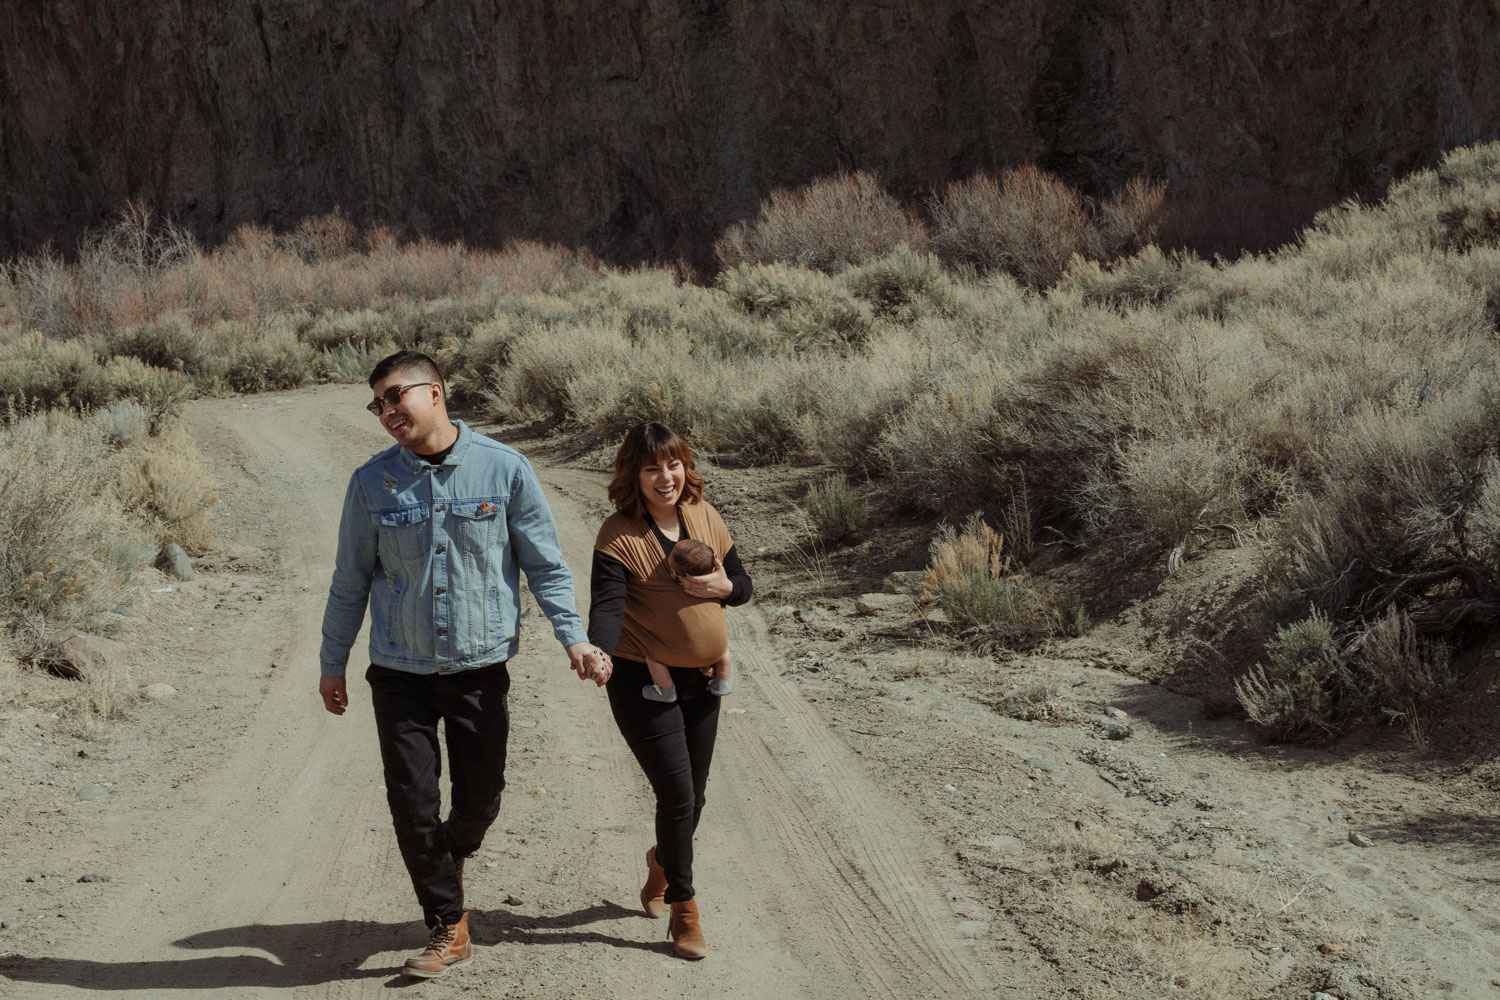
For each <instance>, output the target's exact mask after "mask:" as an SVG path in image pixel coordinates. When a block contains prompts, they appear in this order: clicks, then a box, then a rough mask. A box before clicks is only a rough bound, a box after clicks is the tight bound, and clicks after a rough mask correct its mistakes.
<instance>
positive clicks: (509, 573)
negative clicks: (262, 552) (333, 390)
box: [318, 351, 611, 978]
mask: <svg viewBox="0 0 1500 1000" xmlns="http://www.w3.org/2000/svg"><path fill="white" fill-rule="evenodd" d="M370 388H371V389H372V390H374V393H375V398H374V399H373V400H372V401H371V402H370V404H369V406H368V409H369V410H370V412H371V413H373V414H375V416H376V417H378V418H379V419H380V423H381V426H383V427H384V428H385V429H386V432H387V433H389V434H390V436H391V437H392V438H394V439H395V441H396V447H394V448H389V449H387V450H385V451H383V452H381V453H380V454H378V455H376V456H375V457H374V458H372V459H370V460H369V461H368V462H366V463H365V464H364V465H362V466H360V467H359V468H358V469H357V470H355V472H354V475H353V476H352V477H351V478H350V480H349V489H348V492H347V493H346V494H345V497H344V513H343V518H342V520H341V521H340V523H339V543H338V556H337V559H336V561H335V565H334V571H333V585H332V586H331V587H330V588H329V591H328V606H327V609H326V610H325V612H324V615H323V648H322V652H321V655H320V659H321V667H322V679H321V681H320V682H319V685H318V692H319V694H321V695H322V697H323V706H324V707H325V708H326V709H328V711H330V712H332V713H333V714H334V715H343V714H344V710H345V709H346V708H347V707H348V705H349V695H348V690H347V687H346V685H345V682H344V670H345V667H346V665H347V663H348V660H349V649H350V647H351V646H352V645H353V644H354V639H355V636H356V635H357V634H358V632H359V628H360V625H361V623H362V622H363V621H364V615H365V606H366V604H367V603H368V605H369V607H370V618H371V623H370V661H371V664H370V668H369V670H368V671H367V672H366V674H365V678H366V679H367V680H368V681H369V682H370V698H371V704H372V706H373V708H374V713H375V729H376V733H377V734H378V736H379V740H380V756H381V761H382V763H383V765H384V769H385V786H386V797H387V799H388V800H389V802H390V807H391V820H392V823H393V825H394V827H395V831H396V842H397V844H398V845H399V847H400V849H401V857H402V859H403V860H404V861H405V862H406V869H407V871H408V872H409V873H410V875H411V880H412V886H413V888H415V889H416V893H417V901H418V902H419V903H420V904H421V907H422V913H423V916H424V918H425V919H426V921H427V926H428V928H429V930H430V932H431V936H430V940H429V942H428V947H427V949H426V950H425V951H423V952H422V953H421V954H419V955H416V956H413V957H412V958H410V959H408V960H407V962H406V964H405V965H404V966H403V967H402V970H401V971H402V972H403V973H404V974H406V975H409V976H418V977H421V978H432V977H435V976H440V975H443V974H444V973H446V972H447V971H448V969H450V968H451V967H453V966H455V965H458V964H460V963H463V962H466V961H468V960H469V956H470V947H469V925H468V910H466V909H464V905H463V904H464V898H463V864H464V859H465V858H466V857H468V856H470V855H472V854H473V853H474V852H475V851H477V850H478V849H479V845H480V843H481V842H482V841H483V839H484V834H485V831H486V830H487V829H489V826H490V824H491V823H492V822H493V821H494V819H495V816H496V814H497V813H498V812H499V810H500V793H501V791H502V789H504V787H505V745H506V739H507V737H508V735H509V729H510V715H509V711H508V708H507V704H506V696H507V693H508V692H509V690H510V675H509V673H507V671H506V661H508V660H509V659H510V658H511V657H512V656H514V655H515V652H516V648H517V638H516V624H517V621H518V619H519V618H520V611H521V607H520V593H519V585H520V579H519V573H518V570H525V571H526V580H527V583H528V584H529V586H530V587H531V592H532V594H533V595H534V596H535V597H536V601H537V604H538V605H540V606H541V609H542V611H543V612H544V613H545V614H546V615H547V618H548V620H549V621H551V623H552V630H553V632H554V634H556V636H557V639H558V641H559V642H561V643H562V644H563V645H564V646H566V647H567V651H568V660H569V662H570V663H571V664H572V666H573V669H574V670H575V671H577V673H578V676H579V677H580V678H583V677H592V678H593V680H594V681H595V682H596V683H598V684H603V683H604V681H605V680H607V679H608V677H609V672H610V669H611V664H610V662H609V659H608V657H606V656H605V655H604V654H603V653H602V652H601V651H600V650H599V649H598V647H596V646H593V645H591V644H590V643H589V642H588V637H587V635H586V633H585V632H584V630H583V624H582V622H581V621H580V620H579V617H578V613H577V611H575V610H574V604H573V580H572V577H571V576H569V574H568V569H567V567H566V566H565V565H564V564H563V561H562V554H561V552H560V550H559V547H558V541H557V529H556V526H555V525H554V524H553V521H552V512H551V511H550V510H548V508H547V503H546V501H545V500H544V499H543V497H542V491H541V486H540V484H539V483H538V482H537V479H536V474H535V473H534V472H532V469H531V465H530V463H528V462H527V461H526V459H525V458H524V457H522V456H521V454H520V453H519V452H517V451H515V450H514V449H512V448H509V447H507V446H505V445H503V444H500V443H499V442H497V441H493V440H491V439H489V438H487V437H484V436H482V435H479V434H475V433H474V432H473V431H471V430H470V429H469V428H468V427H467V426H465V425H464V424H463V423H462V422H461V421H453V420H450V419H449V418H448V407H447V398H446V393H445V390H444V387H443V381H442V376H441V375H440V374H439V373H438V370H437V366H436V365H435V364H434V363H433V361H432V359H431V358H429V357H428V356H427V355H425V354H419V353H417V352H414V351H401V352H399V353H397V354H393V355H391V356H390V357H388V358H386V359H384V360H383V361H381V362H380V363H379V364H377V365H376V366H375V369H374V371H372V372H371V373H370ZM439 719H441V720H443V723H444V729H445V734H446V741H447V745H448V766H449V772H450V779H449V780H450V782H451V790H450V791H451V794H450V799H451V806H450V809H449V812H448V818H447V820H446V821H443V820H442V819H441V817H440V815H439V787H438V780H439V776H440V774H441V767H442V764H441V757H440V754H439V751H438V738H437V727H438V720H439Z"/></svg>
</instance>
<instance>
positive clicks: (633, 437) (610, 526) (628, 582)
mask: <svg viewBox="0 0 1500 1000" xmlns="http://www.w3.org/2000/svg"><path fill="white" fill-rule="evenodd" d="M609 499H610V501H611V502H612V503H613V504H614V506H615V513H614V514H613V515H611V516H610V517H609V518H608V519H607V520H606V521H605V522H604V524H603V526H602V527H601V528H600V529H599V537H598V539H597V540H596V541H595V543H594V565H593V574H592V599H591V601H590V607H589V641H590V642H592V643H594V644H595V645H597V646H599V647H600V648H601V649H603V650H604V651H605V652H606V653H608V654H610V655H611V656H612V657H613V660H614V670H613V672H612V673H611V674H610V676H609V682H608V684H607V685H606V690H607V691H608V692H609V705H610V710H611V711H612V712H613V713H614V717H615V724H616V725H618V726H619V727H620V733H621V735H623V736H624V737H625V742H626V743H628V744H629V745H630V749H631V752H633V753H634V754H635V758H636V760H637V761H639V762H640V765H641V770H643V771H645V772H646V778H647V779H648V780H649V781H650V782H651V788H652V790H653V791H654V792H655V793H656V846H655V847H653V848H651V849H650V850H649V851H647V852H646V870H647V875H646V885H645V887H644V888H643V889H641V906H642V907H643V908H644V909H645V911H646V915H647V916H651V917H657V918H660V917H662V916H665V915H666V914H667V912H668V910H669V909H670V912H671V921H670V922H669V923H668V925H667V934H668V936H670V937H671V938H672V946H673V949H674V950H675V951H676V952H677V954H678V955H681V956H682V957H684V958H702V957H703V956H704V955H706V954H708V944H707V942H706V941H705V940H704V937H703V930H702V928H701V926H700V924H699V919H698V905H697V901H696V899H695V898H694V891H693V831H694V830H696V829H697V826H698V819H699V817H700V816H701V815H702V814H703V802H704V789H705V787H706V786H707V784H708V767H709V764H710V762H711V761H712V760H713V753H714V737H715V735H716V734H717V732H718V728H719V699H718V698H717V697H715V696H714V695H713V694H711V693H709V690H708V685H709V681H710V677H709V676H705V675H704V674H703V673H702V668H705V667H711V666H712V664H713V663H714V662H715V661H716V660H718V659H719V658H720V657H721V656H722V655H723V652H724V649H725V647H726V646H727V644H728V632H727V626H726V623H725V620H724V607H725V606H726V605H727V606H731V607H732V606H734V605H739V604H744V603H745V602H746V601H748V600H749V599H750V593H751V586H750V577H749V575H748V574H746V572H745V568H744V566H743V565H741V563H740V558H739V555H738V554H737V553H736V552H735V550H734V542H733V540H732V539H731V538H730V537H729V530H728V529H727V528H725V527H724V522H723V521H722V520H721V519H720V518H719V513H718V511H716V510H714V508H713V506H712V505H710V504H709V503H708V502H707V501H706V500H704V499H703V477H701V476H699V475H698V473H697V472H696V471H694V467H693V455H692V452H691V450H689V448H688V446H687V442H685V441H684V440H683V439H682V438H680V437H678V436H677V435H676V434H675V433H673V432H672V431H671V430H670V429H669V428H668V427H666V426H665V425H663V424H659V423H655V422H652V423H644V424H639V425H637V426H636V427H634V428H632V429H631V430H630V431H629V433H627V434H626V435H625V440H624V441H622V442H621V443H620V450H619V451H618V452H617V453H616V454H615V466H614V477H613V478H612V479H611V480H610V484H609ZM684 538H696V539H698V540H699V541H703V542H706V543H708V544H709V545H711V546H712V547H713V549H714V554H715V556H716V559H715V561H714V569H713V572H711V573H707V574H704V575H701V576H680V577H678V578H677V579H675V580H674V579H673V577H672V575H671V573H670V572H669V570H668V566H667V556H668V554H669V553H670V552H671V551H672V547H673V546H674V545H675V544H676V543H677V542H678V541H680V540H682V539H684ZM648 658H650V659H654V660H660V661H661V662H663V663H665V664H667V665H668V666H669V668H670V669H671V673H672V680H673V681H674V686H675V687H676V689H677V699H676V700H675V701H672V702H661V701H652V700H648V699H646V698H643V697H641V690H642V688H643V687H644V686H646V685H648V684H649V683H650V674H649V672H648V671H647V669H646V662H645V661H646V660H647V659H648Z"/></svg>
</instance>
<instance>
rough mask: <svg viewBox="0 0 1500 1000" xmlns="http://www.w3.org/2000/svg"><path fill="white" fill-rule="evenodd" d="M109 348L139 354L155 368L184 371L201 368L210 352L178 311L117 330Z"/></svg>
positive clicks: (186, 318) (200, 335)
mask: <svg viewBox="0 0 1500 1000" xmlns="http://www.w3.org/2000/svg"><path fill="white" fill-rule="evenodd" d="M109 350H110V353H111V354H115V355H124V356H126V357H132V358H139V359H140V360H141V361H144V362H145V363H146V364H148V365H153V366H155V367H157V368H166V369H169V370H172V371H180V372H188V373H192V372H196V371H199V370H201V369H202V368H203V366H204V365H205V364H206V363H207V361H208V359H209V358H210V357H211V356H212V344H211V343H210V342H209V340H208V339H207V338H206V337H205V336H204V335H203V332H202V331H201V330H199V329H197V328H195V327H194V326H193V324H192V322H191V321H190V320H189V319H188V317H186V316H183V315H181V314H180V313H174V314H171V315H167V316H162V317H161V318H159V319H155V320H152V321H150V322H146V323H140V324H137V325H136V326H132V327H130V328H128V329H125V330H122V331H120V332H119V333H118V334H117V335H116V336H115V337H114V338H113V339H112V340H111V342H110V345H109Z"/></svg>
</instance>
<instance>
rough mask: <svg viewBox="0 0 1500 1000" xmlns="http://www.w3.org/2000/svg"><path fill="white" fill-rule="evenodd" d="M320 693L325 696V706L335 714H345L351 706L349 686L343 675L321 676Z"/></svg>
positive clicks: (319, 681)
mask: <svg viewBox="0 0 1500 1000" xmlns="http://www.w3.org/2000/svg"><path fill="white" fill-rule="evenodd" d="M318 694H320V695H322V696H323V707H324V708H326V709H328V711H330V712H332V713H333V714H334V715H343V714H344V709H346V708H348V707H349V688H348V686H347V685H346V684H345V683H344V678H342V677H320V678H319V679H318Z"/></svg>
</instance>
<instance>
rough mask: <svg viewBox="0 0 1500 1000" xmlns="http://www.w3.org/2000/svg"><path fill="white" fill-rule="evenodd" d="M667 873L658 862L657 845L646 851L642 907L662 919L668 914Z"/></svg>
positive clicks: (651, 915)
mask: <svg viewBox="0 0 1500 1000" xmlns="http://www.w3.org/2000/svg"><path fill="white" fill-rule="evenodd" d="M666 894H667V873H666V872H665V871H663V870H662V867H661V865H659V864H657V863H656V847H655V846H654V845H653V846H652V848H651V850H649V851H647V852H646V884H645V886H643V887H642V889H641V909H643V910H645V911H646V916H648V917H653V918H655V919H657V920H660V919H661V918H662V917H665V916H666V915H667V901H666V898H665V897H666Z"/></svg>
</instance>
